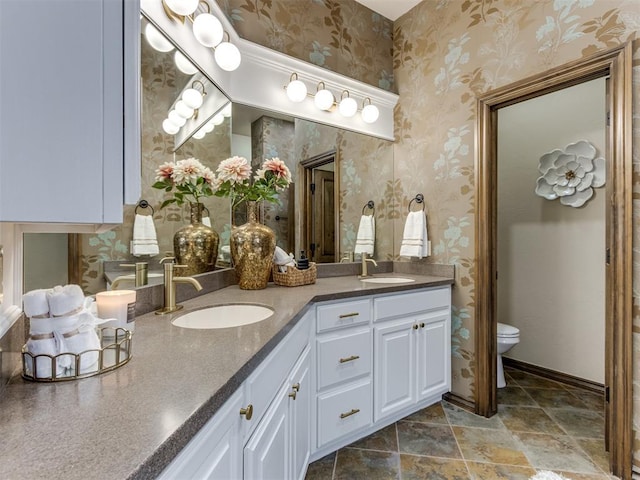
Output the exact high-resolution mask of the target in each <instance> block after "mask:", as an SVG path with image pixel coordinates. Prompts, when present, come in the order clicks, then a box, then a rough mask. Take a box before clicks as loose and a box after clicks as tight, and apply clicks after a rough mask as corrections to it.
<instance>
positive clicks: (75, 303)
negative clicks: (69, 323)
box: [47, 284, 85, 317]
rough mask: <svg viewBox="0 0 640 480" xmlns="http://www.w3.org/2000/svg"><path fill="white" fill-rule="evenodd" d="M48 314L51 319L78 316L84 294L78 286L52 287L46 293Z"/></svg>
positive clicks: (82, 305) (82, 304) (83, 300)
mask: <svg viewBox="0 0 640 480" xmlns="http://www.w3.org/2000/svg"><path fill="white" fill-rule="evenodd" d="M47 300H48V302H49V312H50V313H51V316H53V317H62V316H69V315H74V314H78V313H80V312H81V311H82V309H83V307H84V302H85V299H84V293H83V292H82V289H81V288H80V287H79V286H78V285H73V284H70V285H65V286H64V287H54V288H53V290H50V291H49V292H47Z"/></svg>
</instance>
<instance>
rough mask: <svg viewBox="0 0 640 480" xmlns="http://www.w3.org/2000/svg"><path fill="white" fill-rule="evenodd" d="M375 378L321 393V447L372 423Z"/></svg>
mask: <svg viewBox="0 0 640 480" xmlns="http://www.w3.org/2000/svg"><path fill="white" fill-rule="evenodd" d="M372 410H373V401H372V395H371V380H367V381H365V382H359V383H357V384H355V385H352V386H350V387H346V388H343V389H339V390H333V391H332V392H329V393H326V394H323V395H318V429H317V432H318V439H317V440H318V448H320V447H322V446H324V445H326V444H328V443H330V442H332V441H334V440H336V439H338V438H341V437H343V436H345V435H348V434H350V433H352V432H355V431H356V430H359V429H361V428H365V427H367V426H369V425H371V421H372Z"/></svg>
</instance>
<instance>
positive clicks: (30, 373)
mask: <svg viewBox="0 0 640 480" xmlns="http://www.w3.org/2000/svg"><path fill="white" fill-rule="evenodd" d="M99 337H100V345H101V348H99V349H90V350H85V351H83V352H80V353H70V352H62V353H59V354H57V355H47V354H37V355H34V354H32V353H30V352H28V351H27V349H26V347H27V346H26V345H24V346H23V347H22V378H24V379H25V380H29V381H32V382H64V381H69V380H77V379H79V378H86V377H92V376H94V375H98V374H100V373H105V372H110V371H111V370H115V369H116V368H118V367H121V366H122V365H124V364H126V363H127V362H128V361H129V360H131V337H132V334H131V332H130V331H129V330H126V329H124V328H112V327H103V328H101V329H100V330H99ZM63 364H64V365H67V366H64V367H63V366H62V365H63Z"/></svg>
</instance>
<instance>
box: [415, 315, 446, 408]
mask: <svg viewBox="0 0 640 480" xmlns="http://www.w3.org/2000/svg"><path fill="white" fill-rule="evenodd" d="M417 322H418V325H419V326H420V328H419V329H418V331H417V334H418V347H417V353H418V400H421V399H423V398H427V397H429V396H431V395H436V394H442V393H444V392H447V391H449V389H450V382H451V380H450V379H451V367H450V365H451V354H450V344H451V340H450V338H449V325H450V322H449V311H448V310H441V311H439V312H434V313H430V314H428V315H421V316H420V317H418V319H417Z"/></svg>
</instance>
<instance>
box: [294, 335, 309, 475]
mask: <svg viewBox="0 0 640 480" xmlns="http://www.w3.org/2000/svg"><path fill="white" fill-rule="evenodd" d="M289 386H290V388H291V390H290V392H289V393H290V394H291V393H295V395H294V396H289V406H290V410H289V411H290V413H291V444H290V445H291V447H290V450H291V456H292V459H291V460H292V462H291V463H292V475H291V478H292V479H297V480H304V477H305V474H306V473H307V465H308V464H309V454H310V453H311V432H310V430H311V394H312V385H311V354H310V349H309V348H307V349H306V350H305V351H304V353H303V354H302V355H301V356H300V360H298V363H297V365H296V367H295V368H294V369H293V372H292V374H291V381H290V382H289Z"/></svg>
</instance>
